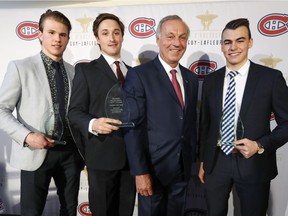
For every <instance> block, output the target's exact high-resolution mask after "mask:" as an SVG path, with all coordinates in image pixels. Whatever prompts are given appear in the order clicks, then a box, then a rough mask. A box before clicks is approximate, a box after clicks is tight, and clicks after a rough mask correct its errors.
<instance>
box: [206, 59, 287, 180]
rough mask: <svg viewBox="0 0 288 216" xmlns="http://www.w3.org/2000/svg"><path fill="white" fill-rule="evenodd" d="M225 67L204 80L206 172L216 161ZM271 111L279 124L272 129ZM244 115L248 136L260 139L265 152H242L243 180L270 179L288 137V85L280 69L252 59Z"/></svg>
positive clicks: (245, 95) (272, 176)
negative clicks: (245, 153) (251, 154)
mask: <svg viewBox="0 0 288 216" xmlns="http://www.w3.org/2000/svg"><path fill="white" fill-rule="evenodd" d="M224 76H225V67H223V68H221V69H219V70H218V71H215V72H214V73H212V74H210V75H208V76H207V77H206V78H205V80H204V84H203V94H202V95H203V97H202V106H201V121H200V122H201V123H200V152H201V153H200V160H201V161H203V162H204V170H205V173H211V172H212V170H213V167H214V165H215V161H216V160H217V157H216V145H217V139H218V135H219V130H220V129H219V125H220V119H221V116H222V97H223V96H222V94H223V82H224ZM271 112H273V113H274V114H275V120H276V122H277V124H278V126H277V127H276V128H275V129H274V130H273V131H272V132H271V130H270V117H271ZM240 117H241V120H242V122H243V125H244V138H248V139H250V140H255V141H258V142H260V143H261V144H262V145H263V146H264V148H265V152H264V153H263V154H262V155H258V154H256V155H254V156H252V157H251V158H249V159H246V158H244V157H243V156H242V155H241V154H240V153H238V156H239V157H238V167H239V172H240V174H241V176H242V178H243V181H247V182H259V181H269V180H271V179H272V178H274V177H275V176H276V175H277V166H276V150H277V148H279V147H281V146H282V145H284V144H285V143H286V142H287V141H288V88H287V85H286V82H285V80H284V78H283V75H282V73H281V72H280V71H278V70H274V69H271V68H268V67H264V66H261V65H258V64H255V63H253V62H251V65H250V68H249V74H248V77H247V82H246V86H245V90H244V94H243V99H242V104H241V109H240Z"/></svg>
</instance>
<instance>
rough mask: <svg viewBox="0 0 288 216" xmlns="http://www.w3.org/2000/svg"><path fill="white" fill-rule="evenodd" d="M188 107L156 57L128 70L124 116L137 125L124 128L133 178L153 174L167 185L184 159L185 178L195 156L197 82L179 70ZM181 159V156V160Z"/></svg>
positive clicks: (194, 78)
mask: <svg viewBox="0 0 288 216" xmlns="http://www.w3.org/2000/svg"><path fill="white" fill-rule="evenodd" d="M180 70H181V74H182V77H183V84H184V90H185V108H184V110H182V109H181V106H180V103H179V101H178V98H177V96H176V93H175V91H174V89H173V86H172V83H171V81H170V79H169V77H168V76H167V73H166V72H165V70H164V68H163V66H162V65H161V63H160V61H159V59H158V57H156V58H155V59H154V60H152V61H150V62H148V63H146V64H143V65H140V66H137V67H134V68H132V69H130V70H128V73H127V76H126V80H125V86H124V101H125V103H124V114H125V116H128V113H127V111H128V110H129V116H130V120H131V121H133V122H135V123H136V127H135V128H130V129H126V131H125V135H124V138H125V143H126V148H127V154H128V159H129V162H130V168H131V172H132V174H133V175H141V174H147V173H149V174H152V175H155V176H156V177H157V178H158V179H159V180H160V181H161V182H162V183H163V184H169V182H170V181H171V180H172V179H173V177H174V174H175V173H176V169H177V166H178V165H179V160H180V158H182V160H183V165H184V174H185V177H186V180H188V178H189V177H190V170H191V164H192V161H193V160H194V159H195V152H196V150H195V149H196V124H197V115H196V106H197V95H198V78H197V76H196V75H195V74H193V73H192V72H191V71H189V70H188V69H186V68H184V67H183V66H180ZM180 155H182V157H180Z"/></svg>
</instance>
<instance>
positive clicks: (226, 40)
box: [223, 37, 246, 42]
mask: <svg viewBox="0 0 288 216" xmlns="http://www.w3.org/2000/svg"><path fill="white" fill-rule="evenodd" d="M244 39H246V37H239V38H236V40H235V41H239V40H244ZM231 41H232V40H231V39H225V40H224V41H223V42H231Z"/></svg>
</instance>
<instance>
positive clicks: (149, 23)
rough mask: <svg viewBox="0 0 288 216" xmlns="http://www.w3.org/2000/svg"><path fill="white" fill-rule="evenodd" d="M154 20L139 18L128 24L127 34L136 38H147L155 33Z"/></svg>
mask: <svg viewBox="0 0 288 216" xmlns="http://www.w3.org/2000/svg"><path fill="white" fill-rule="evenodd" d="M154 27H155V20H154V19H152V18H146V17H139V18H136V19H134V20H133V21H132V22H131V23H130V24H129V32H130V34H131V35H132V36H134V37H136V38H141V39H143V38H148V37H151V36H152V35H154V34H155V33H156V31H155V29H154Z"/></svg>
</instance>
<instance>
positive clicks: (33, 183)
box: [0, 10, 83, 216]
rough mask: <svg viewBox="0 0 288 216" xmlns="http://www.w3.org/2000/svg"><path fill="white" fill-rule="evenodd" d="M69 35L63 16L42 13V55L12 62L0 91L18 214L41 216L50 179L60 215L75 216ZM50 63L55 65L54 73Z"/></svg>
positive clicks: (77, 160)
mask: <svg viewBox="0 0 288 216" xmlns="http://www.w3.org/2000/svg"><path fill="white" fill-rule="evenodd" d="M70 31H71V24H70V21H69V20H68V18H67V17H66V16H64V15H63V14H62V13H60V12H58V11H51V10H47V11H46V13H44V14H42V16H41V18H40V21H39V40H40V43H41V52H40V53H39V54H37V55H35V56H32V57H28V58H25V59H22V60H16V61H11V62H10V63H9V65H8V70H7V73H6V75H5V78H4V81H3V84H2V86H1V89H0V128H1V129H2V130H3V131H5V132H6V133H7V134H8V135H9V136H10V137H11V138H12V151H11V161H10V164H11V165H12V166H13V167H16V168H19V169H21V215H22V216H40V215H41V214H42V212H43V209H44V206H45V202H46V198H47V194H48V189H49V184H50V181H51V178H53V179H54V182H55V184H56V187H57V194H58V195H59V200H60V204H61V207H60V215H63V216H64V215H65V216H66V215H69V216H75V215H76V210H77V204H78V203H77V199H78V190H79V180H80V172H81V169H82V167H83V160H82V158H81V156H80V154H79V153H78V151H77V148H76V145H75V143H74V142H73V139H72V137H71V133H70V132H69V129H68V124H67V122H68V121H67V118H66V117H65V113H66V111H67V107H68V101H69V97H70V91H71V82H72V79H73V76H74V68H73V67H72V66H71V65H70V64H68V63H66V62H65V61H64V60H63V59H62V56H63V52H64V51H65V49H66V46H67V44H68V41H69V33H70ZM54 62H57V63H59V68H58V70H57V69H56V68H55V67H54V65H53V64H55V63H54ZM57 63H56V64H57ZM57 72H58V73H59V75H60V79H62V80H60V82H58V81H57V80H58V79H57V78H56V76H57V75H56V73H57ZM61 81H62V83H61ZM59 86H60V87H59ZM61 89H62V90H61ZM61 91H62V94H60V92H61ZM14 109H16V112H17V118H16V117H15V116H14V115H13V114H12V112H13V111H14ZM62 111H63V113H64V115H63V116H62V113H61V112H62ZM49 131H59V133H60V134H58V135H57V136H54V135H52V134H50V133H49ZM56 141H57V142H56ZM55 215H56V213H55Z"/></svg>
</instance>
